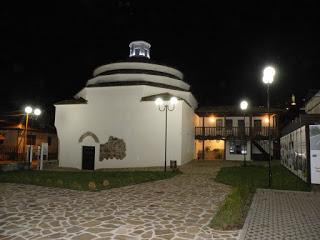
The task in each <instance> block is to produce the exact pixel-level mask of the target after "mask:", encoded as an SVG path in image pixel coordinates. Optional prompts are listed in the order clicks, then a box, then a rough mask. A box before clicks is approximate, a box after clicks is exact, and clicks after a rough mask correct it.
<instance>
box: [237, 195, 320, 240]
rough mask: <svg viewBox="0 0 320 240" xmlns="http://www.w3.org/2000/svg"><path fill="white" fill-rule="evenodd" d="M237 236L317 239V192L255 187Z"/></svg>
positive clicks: (319, 199)
mask: <svg viewBox="0 0 320 240" xmlns="http://www.w3.org/2000/svg"><path fill="white" fill-rule="evenodd" d="M241 239H247V240H249V239H250V240H251V239H252V240H253V239H259V240H263V239H268V240H271V239H299V240H302V239H308V240H311V239H315V240H318V239H320V194H319V193H312V192H295V191H281V190H267V189H258V190H257V193H256V194H255V196H254V199H253V202H252V204H251V207H250V210H249V214H248V216H247V219H246V222H245V225H244V227H243V232H242V234H241Z"/></svg>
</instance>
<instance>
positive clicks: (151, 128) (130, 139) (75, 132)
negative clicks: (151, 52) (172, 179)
mask: <svg viewBox="0 0 320 240" xmlns="http://www.w3.org/2000/svg"><path fill="white" fill-rule="evenodd" d="M146 88H155V87H148V86H122V87H101V88H86V90H85V91H81V92H82V93H84V92H85V93H86V96H85V99H87V100H88V103H87V104H75V105H57V106H56V119H55V125H56V128H57V132H58V136H59V140H60V144H59V145H60V150H59V160H60V166H63V167H75V168H79V169H80V168H81V166H82V162H81V161H82V160H81V158H82V150H81V146H82V145H83V144H80V143H78V140H79V138H80V136H81V135H82V134H83V133H85V132H87V131H91V132H92V133H94V134H96V135H97V137H98V138H99V140H100V143H105V142H107V141H108V138H109V137H110V136H114V137H118V138H122V139H123V140H124V141H125V143H126V155H127V156H126V158H125V159H123V160H116V159H112V160H103V161H102V162H100V161H99V159H98V158H99V154H98V149H99V146H98V145H95V146H96V159H95V168H96V169H99V168H127V167H152V166H163V165H164V136H165V135H164V133H165V131H164V130H165V129H164V127H165V113H164V112H160V111H159V110H158V109H157V107H156V106H155V104H154V102H141V101H140V100H141V97H142V96H143V95H144V92H145V90H146ZM157 91H158V93H163V92H167V91H165V90H164V89H162V88H157ZM181 114H182V103H181V101H179V103H178V104H177V106H176V109H175V110H174V111H172V112H168V149H167V161H168V162H167V165H169V160H170V159H176V160H177V161H178V164H179V162H180V163H181V152H182V149H181V148H182V145H184V144H181V134H182V133H181V129H182V121H181ZM191 120H192V116H191V117H190V121H191ZM87 138H88V140H87ZM87 138H86V139H85V141H90V137H87ZM92 141H93V140H92ZM85 144H95V143H94V142H85ZM192 144H193V143H192ZM89 146H91V145H89ZM192 153H193V152H192Z"/></svg>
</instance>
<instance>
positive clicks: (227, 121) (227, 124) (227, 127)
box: [226, 119, 233, 129]
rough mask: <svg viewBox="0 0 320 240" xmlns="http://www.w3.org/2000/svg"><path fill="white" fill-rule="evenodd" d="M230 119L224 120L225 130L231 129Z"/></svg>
mask: <svg viewBox="0 0 320 240" xmlns="http://www.w3.org/2000/svg"><path fill="white" fill-rule="evenodd" d="M232 124H233V123H232V119H226V129H232Z"/></svg>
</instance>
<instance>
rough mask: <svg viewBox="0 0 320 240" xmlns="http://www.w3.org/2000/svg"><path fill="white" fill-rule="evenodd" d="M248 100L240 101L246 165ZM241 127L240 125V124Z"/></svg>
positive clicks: (244, 161) (244, 163) (244, 162)
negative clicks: (246, 113)
mask: <svg viewBox="0 0 320 240" xmlns="http://www.w3.org/2000/svg"><path fill="white" fill-rule="evenodd" d="M248 105H249V104H248V102H247V101H246V100H243V101H241V102H240V109H241V110H242V113H243V166H247V165H246V155H247V141H246V115H245V112H246V110H247V108H248ZM238 127H239V126H238Z"/></svg>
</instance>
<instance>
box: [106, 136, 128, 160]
mask: <svg viewBox="0 0 320 240" xmlns="http://www.w3.org/2000/svg"><path fill="white" fill-rule="evenodd" d="M125 157H126V144H125V142H124V141H123V139H120V138H116V137H112V136H110V137H109V140H108V142H106V143H105V144H100V161H102V160H103V159H107V160H108V159H113V158H115V159H119V160H122V159H124V158H125Z"/></svg>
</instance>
